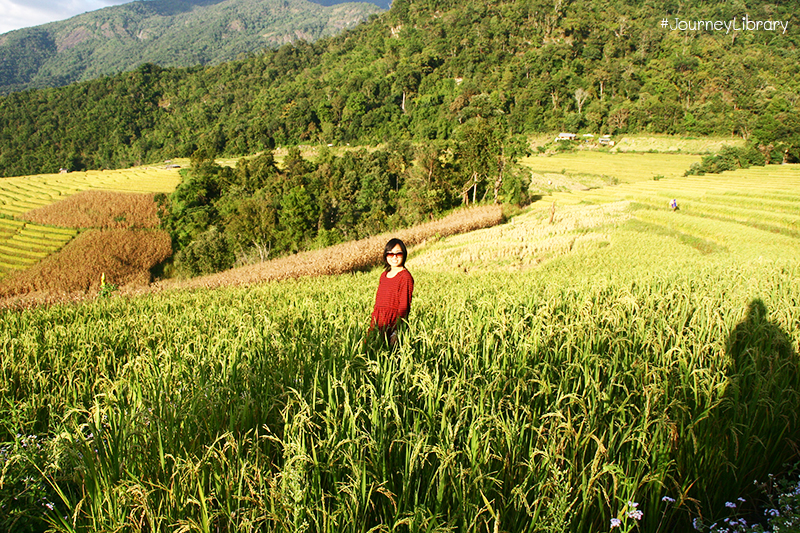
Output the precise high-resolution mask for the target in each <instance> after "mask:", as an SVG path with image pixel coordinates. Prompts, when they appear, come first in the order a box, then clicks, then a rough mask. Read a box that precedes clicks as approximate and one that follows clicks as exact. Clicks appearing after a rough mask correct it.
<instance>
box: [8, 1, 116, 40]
mask: <svg viewBox="0 0 800 533" xmlns="http://www.w3.org/2000/svg"><path fill="white" fill-rule="evenodd" d="M129 1H131V0H0V34H2V33H6V32H9V31H11V30H16V29H19V28H27V27H29V26H38V25H40V24H45V23H47V22H53V21H55V20H64V19H68V18H70V17H74V16H75V15H80V14H81V13H86V12H87V11H95V10H97V9H102V8H104V7H108V6H112V5H117V4H124V3H126V2H129Z"/></svg>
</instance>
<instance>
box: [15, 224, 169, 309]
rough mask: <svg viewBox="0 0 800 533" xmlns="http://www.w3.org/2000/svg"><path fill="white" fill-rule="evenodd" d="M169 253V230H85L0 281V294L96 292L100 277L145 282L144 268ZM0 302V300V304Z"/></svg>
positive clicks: (147, 274) (147, 279) (129, 283)
mask: <svg viewBox="0 0 800 533" xmlns="http://www.w3.org/2000/svg"><path fill="white" fill-rule="evenodd" d="M171 254H172V244H171V241H170V237H169V234H167V233H166V232H163V231H151V230H139V231H134V230H123V229H111V230H91V231H87V232H85V233H82V234H80V235H79V236H78V237H76V238H75V239H74V240H73V241H71V242H70V243H69V244H67V245H66V246H65V247H64V248H63V249H62V250H61V251H60V252H58V253H56V254H53V255H51V256H48V257H46V258H45V259H43V260H42V261H41V262H39V263H37V264H36V265H34V266H32V267H31V268H29V269H27V270H24V271H21V272H18V273H15V274H12V275H10V276H9V277H7V278H5V279H3V280H2V281H0V298H5V299H13V298H14V297H18V296H20V295H25V294H32V293H47V294H48V295H50V296H52V297H53V298H55V299H58V298H60V297H63V296H64V295H67V294H74V293H87V292H93V291H96V290H97V289H98V288H99V285H100V276H101V275H102V274H105V275H106V281H107V282H108V283H113V284H115V285H119V286H125V285H127V286H137V285H138V286H141V285H147V284H148V283H150V281H151V275H150V269H152V268H153V267H154V266H156V265H158V264H159V263H161V262H162V261H164V260H165V259H167V258H168V257H169V256H170V255H171ZM3 303H5V304H6V305H8V302H0V307H2V306H3Z"/></svg>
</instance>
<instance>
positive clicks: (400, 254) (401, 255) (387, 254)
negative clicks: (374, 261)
mask: <svg viewBox="0 0 800 533" xmlns="http://www.w3.org/2000/svg"><path fill="white" fill-rule="evenodd" d="M386 257H403V252H397V253H395V252H386Z"/></svg>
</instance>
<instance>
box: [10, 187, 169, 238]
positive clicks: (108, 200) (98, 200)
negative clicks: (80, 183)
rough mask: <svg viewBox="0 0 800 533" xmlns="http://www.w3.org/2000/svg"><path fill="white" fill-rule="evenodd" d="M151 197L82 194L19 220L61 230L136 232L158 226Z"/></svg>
mask: <svg viewBox="0 0 800 533" xmlns="http://www.w3.org/2000/svg"><path fill="white" fill-rule="evenodd" d="M153 196H154V195H153V194H142V193H123V192H113V191H83V192H81V193H78V194H75V195H73V196H70V197H68V198H65V199H64V200H61V201H60V202H56V203H54V204H50V205H47V206H44V207H40V208H38V209H34V210H32V211H28V212H27V213H25V214H24V215H23V218H25V219H26V220H29V221H31V222H36V223H38V224H47V225H51V226H61V227H65V228H100V229H136V228H155V227H156V226H158V223H159V220H158V214H157V206H156V203H155V201H154V200H153Z"/></svg>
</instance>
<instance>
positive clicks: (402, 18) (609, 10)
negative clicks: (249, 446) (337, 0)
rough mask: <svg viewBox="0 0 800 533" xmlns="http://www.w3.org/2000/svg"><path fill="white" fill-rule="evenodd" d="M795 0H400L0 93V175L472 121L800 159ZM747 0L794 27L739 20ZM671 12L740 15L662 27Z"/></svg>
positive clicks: (464, 130)
mask: <svg viewBox="0 0 800 533" xmlns="http://www.w3.org/2000/svg"><path fill="white" fill-rule="evenodd" d="M798 7H800V2H798V0H792V1H791V2H787V3H785V4H781V5H777V4H763V3H762V2H760V1H758V0H744V2H743V3H741V5H740V4H739V3H737V4H736V5H733V4H731V3H730V2H726V1H722V0H720V1H709V2H704V3H699V4H692V5H688V4H686V3H676V2H674V1H673V0H649V1H648V2H643V1H642V0H581V1H575V0H573V1H570V0H484V1H481V2H468V3H464V2H459V1H457V0H413V1H412V0H394V2H393V4H392V7H391V9H390V10H389V11H388V12H385V13H381V14H380V15H378V16H376V17H373V18H371V19H370V20H369V21H368V22H366V23H364V24H360V25H358V26H356V27H355V28H353V29H351V30H347V31H345V32H342V33H341V34H338V35H336V36H334V37H330V38H326V39H321V40H318V41H315V42H306V41H299V42H296V43H294V44H287V45H284V46H282V47H280V48H278V49H276V50H269V51H266V52H264V53H262V54H258V55H253V56H250V57H245V58H242V59H238V60H235V61H230V62H225V63H221V64H219V65H213V66H205V67H192V68H161V67H158V66H156V65H152V64H151V65H143V66H140V67H139V68H137V69H136V70H134V71H132V72H125V73H122V74H118V75H115V76H109V77H105V78H102V79H98V80H93V81H87V82H83V83H77V84H72V85H69V86H66V87H61V88H57V89H43V90H37V91H24V92H17V93H12V94H9V95H7V96H5V97H2V98H0V175H5V176H12V175H28V174H36V173H40V172H54V171H58V169H59V168H60V167H64V168H68V169H71V170H73V169H74V170H78V169H84V168H119V167H126V166H130V165H132V164H135V163H137V162H141V163H148V162H155V161H158V160H163V159H168V158H171V157H188V156H191V155H192V154H193V153H194V152H195V151H196V150H197V149H198V148H204V149H205V150H206V151H208V152H213V153H216V154H219V155H229V156H236V155H243V154H254V153H257V152H259V151H262V150H264V149H267V148H269V147H271V146H274V145H284V146H287V145H293V144H297V143H325V144H327V143H335V144H345V143H351V144H355V143H371V144H376V143H383V142H387V141H391V140H415V141H428V140H459V139H462V140H463V139H466V138H468V137H469V135H470V134H471V132H470V131H469V128H470V125H471V124H473V123H475V122H476V121H478V122H481V121H483V122H484V123H486V122H492V123H493V124H496V125H497V128H495V131H497V132H498V133H511V134H531V133H535V132H554V131H555V132H558V131H571V132H575V133H578V132H580V133H595V134H608V133H612V134H628V133H638V132H647V133H666V134H680V135H687V136H697V135H725V136H730V137H738V138H743V139H746V140H748V141H749V142H751V143H755V144H756V145H759V144H762V145H764V151H768V150H772V151H773V152H774V153H772V154H769V156H770V158H771V160H773V161H775V160H777V161H780V160H784V159H785V160H787V161H796V160H798V159H800V98H798V95H800V29H799V28H800V26H798V24H797V22H798V15H797V14H796V13H797V12H798V9H797V8H798ZM742 13H747V14H748V15H747V17H748V19H747V20H758V21H762V22H763V21H767V20H773V21H775V20H780V21H782V22H783V23H785V24H786V27H787V28H788V29H787V30H786V31H785V33H784V32H783V31H782V28H781V29H775V28H774V26H775V25H772V24H770V27H771V28H772V29H769V30H765V29H764V27H763V26H764V25H763V24H762V26H761V29H760V30H749V29H744V30H743V29H742V28H741V25H742V20H743V19H744V17H745V15H742ZM664 20H666V21H667V23H668V24H667V26H662V21H664ZM676 20H678V21H687V20H691V21H695V22H694V26H695V27H696V26H697V23H696V21H698V20H702V21H731V20H735V21H736V22H737V26H738V28H739V29H737V30H734V31H731V32H729V33H726V32H725V30H721V31H713V30H705V31H697V30H695V31H682V30H680V29H676V30H672V29H670V28H669V27H668V26H669V24H672V25H674V26H676V27H677V26H678V25H677V24H676V23H675V21H676ZM787 151H788V152H787Z"/></svg>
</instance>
